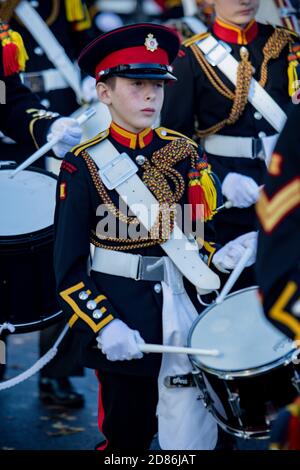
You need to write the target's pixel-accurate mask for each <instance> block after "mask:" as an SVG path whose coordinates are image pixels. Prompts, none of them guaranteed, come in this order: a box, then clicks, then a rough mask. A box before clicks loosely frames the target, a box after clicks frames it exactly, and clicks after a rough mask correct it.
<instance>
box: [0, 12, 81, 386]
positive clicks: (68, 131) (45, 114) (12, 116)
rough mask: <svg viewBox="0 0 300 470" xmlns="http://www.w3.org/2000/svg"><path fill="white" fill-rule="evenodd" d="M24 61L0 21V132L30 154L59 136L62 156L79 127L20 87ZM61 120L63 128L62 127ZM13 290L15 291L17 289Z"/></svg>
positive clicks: (1, 285) (0, 300) (17, 40)
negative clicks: (23, 147)
mask: <svg viewBox="0 0 300 470" xmlns="http://www.w3.org/2000/svg"><path fill="white" fill-rule="evenodd" d="M25 58H26V51H25V49H24V45H23V42H22V38H21V37H20V35H18V33H16V32H15V31H12V30H11V29H10V27H9V25H8V24H7V23H4V22H2V21H1V20H0V131H2V132H3V133H5V134H6V135H7V136H9V137H11V138H12V139H14V140H15V141H16V142H18V143H19V144H20V146H26V147H27V148H29V149H31V152H34V151H35V150H36V148H37V147H40V146H41V145H43V144H45V143H46V142H47V136H48V134H49V133H52V134H55V135H57V136H58V135H60V140H59V142H57V144H56V145H55V146H54V148H53V152H54V154H55V155H56V156H57V157H61V156H62V155H64V153H66V151H67V150H68V149H70V148H72V147H73V146H74V145H76V144H77V143H79V142H80V138H81V128H80V126H79V125H78V124H77V122H76V121H75V120H74V119H67V122H68V125H66V119H65V118H62V117H61V116H60V115H59V114H58V113H54V112H52V111H47V110H46V109H45V108H44V107H43V106H42V104H41V102H40V100H39V99H38V97H37V95H35V94H34V93H32V92H31V91H30V90H29V89H28V88H27V87H26V86H24V85H23V84H22V82H21V80H20V75H19V72H21V71H22V70H24V67H25V62H26V60H25ZM62 121H63V122H64V126H62V125H61V123H62ZM3 160H4V161H7V160H9V158H8V157H7V155H6V153H5V152H1V156H0V164H1V166H2V167H3ZM16 217H17V214H16ZM0 219H1V217H0ZM15 268H16V269H17V267H15ZM45 269H47V267H45ZM4 271H5V269H4V268H3V266H0V311H2V312H3V311H5V305H6V303H7V302H9V301H10V299H8V298H7V297H9V295H7V287H8V285H7V273H6V272H4ZM5 286H6V288H5ZM14 288H15V289H16V286H14ZM33 288H34V286H33ZM4 335H5V330H4V332H3V333H2V335H1V339H2V340H3V337H4ZM3 373H4V366H1V365H0V379H2V377H3Z"/></svg>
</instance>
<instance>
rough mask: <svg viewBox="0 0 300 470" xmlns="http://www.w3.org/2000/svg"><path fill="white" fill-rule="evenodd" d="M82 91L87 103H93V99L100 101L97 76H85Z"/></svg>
mask: <svg viewBox="0 0 300 470" xmlns="http://www.w3.org/2000/svg"><path fill="white" fill-rule="evenodd" d="M81 93H82V98H83V99H84V101H86V102H87V103H91V102H92V101H98V95H97V90H96V80H95V78H93V77H85V78H84V79H83V80H82V83H81Z"/></svg>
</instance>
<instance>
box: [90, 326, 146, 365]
mask: <svg viewBox="0 0 300 470" xmlns="http://www.w3.org/2000/svg"><path fill="white" fill-rule="evenodd" d="M96 341H97V343H98V348H99V349H101V350H102V352H103V354H105V355H106V357H107V359H108V360H109V361H124V360H127V361H130V360H131V359H141V357H143V353H142V352H141V351H140V350H139V348H138V343H145V341H144V340H143V338H142V337H141V336H140V334H139V332H138V331H136V330H132V329H131V328H129V327H128V326H127V325H126V324H125V323H124V322H122V321H121V320H119V319H115V320H112V321H111V322H110V323H108V325H106V326H105V328H103V330H101V331H100V333H99V335H98V336H97V338H96Z"/></svg>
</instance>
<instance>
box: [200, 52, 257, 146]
mask: <svg viewBox="0 0 300 470" xmlns="http://www.w3.org/2000/svg"><path fill="white" fill-rule="evenodd" d="M192 50H193V53H194V54H195V57H196V59H197V60H198V62H199V64H200V66H201V67H202V69H203V71H204V72H205V73H206V76H207V77H208V79H209V80H210V82H211V83H212V84H213V86H215V88H216V89H217V90H218V91H219V93H221V94H222V95H223V96H226V97H227V98H229V99H231V100H232V101H233V105H232V108H231V111H230V114H229V116H228V117H227V118H225V119H223V121H220V122H218V123H217V124H214V125H213V126H211V127H209V128H208V129H205V130H198V131H197V135H198V136H199V137H201V138H202V137H207V136H208V135H212V134H216V133H217V132H219V131H220V130H221V129H223V127H225V126H227V125H230V124H234V123H235V122H237V120H238V119H239V118H240V117H241V115H242V114H243V111H244V109H245V107H246V104H247V101H248V93H249V88H250V83H251V79H252V74H253V67H252V64H251V62H250V61H249V52H248V51H247V49H246V48H244V49H241V61H240V62H239V65H238V71H237V85H236V90H235V93H232V92H231V91H230V90H229V89H228V88H227V87H226V85H225V84H224V83H223V82H222V81H221V79H220V78H219V77H218V76H217V74H216V72H215V71H214V70H213V68H212V67H211V65H210V64H208V63H207V62H206V60H205V58H204V56H203V54H202V52H201V51H200V50H199V48H198V47H197V46H192ZM203 61H205V63H206V65H208V67H207V69H206V70H207V71H208V73H209V74H208V73H207V72H206V70H205V69H204V68H203V66H202V65H203ZM215 83H218V84H219V85H220V86H216V85H215Z"/></svg>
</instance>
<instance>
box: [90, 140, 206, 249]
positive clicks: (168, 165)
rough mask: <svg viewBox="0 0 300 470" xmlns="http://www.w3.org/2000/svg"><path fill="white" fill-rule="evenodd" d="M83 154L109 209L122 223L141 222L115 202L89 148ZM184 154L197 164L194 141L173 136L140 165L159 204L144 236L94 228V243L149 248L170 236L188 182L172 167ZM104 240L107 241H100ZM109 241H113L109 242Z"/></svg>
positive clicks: (99, 192) (192, 162)
mask: <svg viewBox="0 0 300 470" xmlns="http://www.w3.org/2000/svg"><path fill="white" fill-rule="evenodd" d="M81 155H82V157H83V159H84V161H85V163H86V165H87V168H88V171H89V173H90V175H91V178H92V181H93V184H94V186H95V188H96V190H97V192H98V194H99V196H100V198H101V200H102V201H103V203H104V204H105V206H106V208H107V210H108V211H109V213H110V214H112V215H113V216H114V217H115V218H116V219H117V220H119V222H120V223H122V224H126V225H136V226H137V225H139V224H140V222H139V220H138V219H137V218H136V217H128V216H127V215H126V214H124V213H123V212H122V211H120V210H119V209H118V208H117V207H116V206H115V204H114V203H113V202H112V200H111V198H110V197H109V194H108V193H107V191H106V188H105V186H104V184H103V182H102V181H101V178H100V177H99V173H98V168H97V166H96V164H95V162H94V161H93V159H92V158H91V157H90V155H89V154H88V152H87V151H86V150H83V151H82V153H81ZM185 158H189V159H190V160H191V164H192V166H193V167H195V165H196V160H197V158H198V153H197V151H196V149H195V148H194V147H193V145H191V144H190V143H189V142H188V141H187V140H186V139H183V138H182V139H177V140H173V141H172V142H170V143H169V144H167V145H165V146H164V147H162V148H161V149H159V150H157V151H155V152H154V153H153V155H152V157H151V162H150V161H149V160H148V159H146V160H145V162H144V163H143V165H142V166H141V168H142V170H143V176H142V179H143V181H144V183H145V184H146V186H147V187H148V188H149V189H150V191H151V192H152V193H153V194H154V195H155V197H156V199H157V200H158V202H159V204H160V211H159V215H158V218H157V220H156V221H155V223H154V224H153V227H152V229H151V231H150V232H149V234H148V235H147V236H146V237H142V236H140V235H139V234H138V233H137V235H138V237H134V238H121V237H119V238H114V237H108V236H106V235H105V234H103V233H101V234H100V233H96V231H92V233H91V243H93V244H94V245H95V246H98V247H101V248H106V249H111V250H116V251H124V250H133V249H136V248H146V247H149V246H154V245H158V244H161V243H163V242H165V241H166V240H168V239H169V238H170V235H171V233H172V230H173V227H174V220H175V216H176V203H177V202H178V201H179V200H180V199H181V198H182V196H183V194H184V190H185V184H186V183H185V180H184V178H183V176H182V175H181V173H180V172H179V171H177V170H176V169H175V168H173V167H174V165H175V164H176V163H178V162H180V161H182V160H184V159H185ZM168 179H169V180H171V181H172V182H173V184H174V190H172V188H171V187H170V185H169V183H168ZM123 233H124V232H123ZM125 233H127V231H126V232H125ZM101 240H103V241H105V243H101ZM109 242H110V244H108V243H109Z"/></svg>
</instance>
